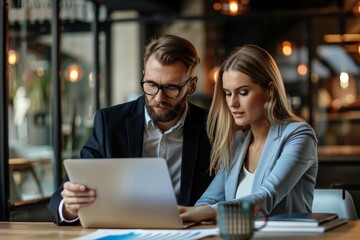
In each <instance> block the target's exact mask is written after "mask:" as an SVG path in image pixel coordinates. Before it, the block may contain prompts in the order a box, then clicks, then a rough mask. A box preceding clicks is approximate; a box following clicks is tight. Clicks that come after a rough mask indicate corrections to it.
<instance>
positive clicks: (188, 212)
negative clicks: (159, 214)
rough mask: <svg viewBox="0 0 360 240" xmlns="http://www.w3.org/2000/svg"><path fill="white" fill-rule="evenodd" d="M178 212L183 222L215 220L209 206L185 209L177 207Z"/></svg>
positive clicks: (214, 213) (213, 212)
mask: <svg viewBox="0 0 360 240" xmlns="http://www.w3.org/2000/svg"><path fill="white" fill-rule="evenodd" d="M178 210H179V213H180V217H181V219H182V220H183V221H189V222H201V221H215V220H216V212H215V210H214V209H212V208H211V207H210V206H209V205H202V206H196V207H185V206H180V205H178Z"/></svg>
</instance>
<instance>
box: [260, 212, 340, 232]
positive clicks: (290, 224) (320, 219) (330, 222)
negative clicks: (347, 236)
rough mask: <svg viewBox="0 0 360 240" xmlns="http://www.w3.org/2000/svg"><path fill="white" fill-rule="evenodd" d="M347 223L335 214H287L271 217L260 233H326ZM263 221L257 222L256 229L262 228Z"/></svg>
mask: <svg viewBox="0 0 360 240" xmlns="http://www.w3.org/2000/svg"><path fill="white" fill-rule="evenodd" d="M345 223H347V219H344V218H339V217H338V215H337V214H335V213H286V214H280V215H276V216H272V217H269V219H268V221H267V223H266V226H265V227H263V228H261V229H259V230H258V231H260V232H325V231H327V230H329V229H332V228H335V227H337V226H340V225H343V224H345ZM263 224H264V221H263V220H256V221H255V227H259V226H262V225H263Z"/></svg>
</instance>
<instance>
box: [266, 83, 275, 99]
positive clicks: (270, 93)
mask: <svg viewBox="0 0 360 240" xmlns="http://www.w3.org/2000/svg"><path fill="white" fill-rule="evenodd" d="M274 88H275V86H274V83H273V82H270V83H269V85H268V89H267V95H268V100H269V99H271V98H272V96H273V94H274Z"/></svg>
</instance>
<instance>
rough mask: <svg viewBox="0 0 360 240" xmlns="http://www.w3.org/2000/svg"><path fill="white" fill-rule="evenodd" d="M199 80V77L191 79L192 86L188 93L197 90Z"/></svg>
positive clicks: (190, 93)
mask: <svg viewBox="0 0 360 240" xmlns="http://www.w3.org/2000/svg"><path fill="white" fill-rule="evenodd" d="M197 80H198V78H197V77H194V79H193V80H191V83H190V86H189V88H188V95H192V94H193V93H194V92H195V91H196V85H197Z"/></svg>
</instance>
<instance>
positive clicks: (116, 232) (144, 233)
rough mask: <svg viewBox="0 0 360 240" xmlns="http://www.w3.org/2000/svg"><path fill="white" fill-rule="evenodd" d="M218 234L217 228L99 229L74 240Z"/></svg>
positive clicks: (180, 239)
mask: <svg viewBox="0 0 360 240" xmlns="http://www.w3.org/2000/svg"><path fill="white" fill-rule="evenodd" d="M218 234H219V230H218V229H217V228H206V229H187V230H154V229H151V230H146V229H99V230H97V231H95V232H93V233H90V234H88V235H85V236H82V237H79V238H75V240H89V239H91V240H133V239H134V240H135V239H139V240H140V239H141V240H142V239H144V240H145V239H146V240H160V239H166V240H195V239H200V238H204V237H208V236H216V235H218Z"/></svg>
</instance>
